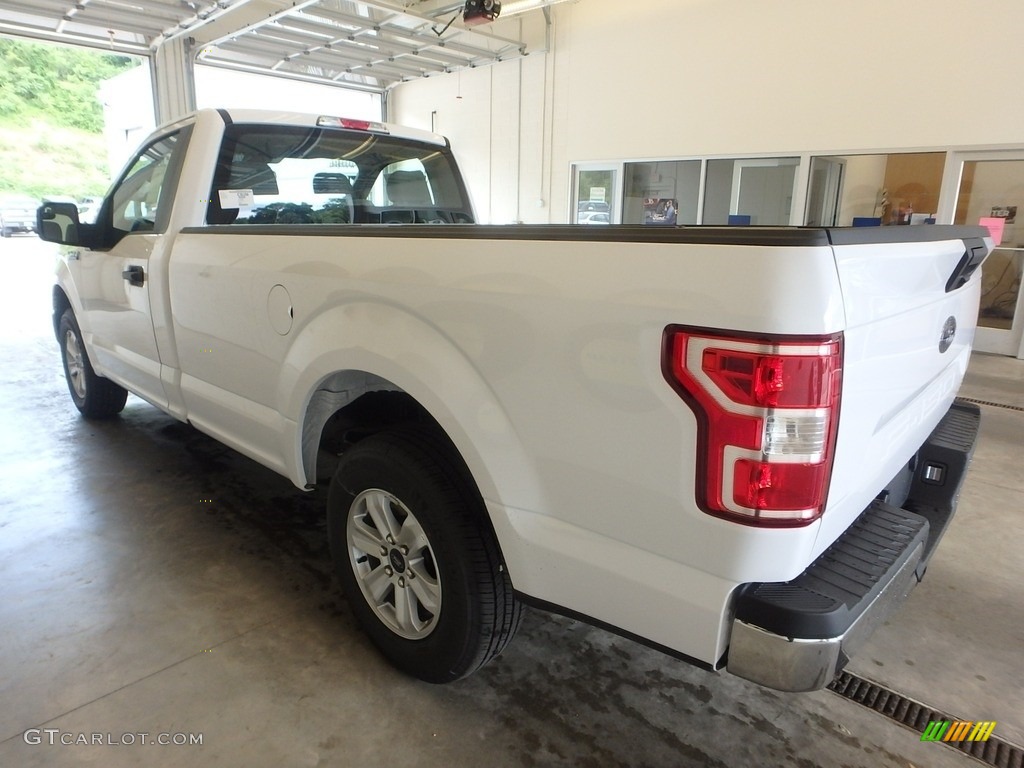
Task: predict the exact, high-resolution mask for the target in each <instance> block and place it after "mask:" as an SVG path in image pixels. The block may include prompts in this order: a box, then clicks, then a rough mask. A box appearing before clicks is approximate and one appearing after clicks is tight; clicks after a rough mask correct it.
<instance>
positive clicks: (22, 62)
mask: <svg viewBox="0 0 1024 768" xmlns="http://www.w3.org/2000/svg"><path fill="white" fill-rule="evenodd" d="M137 65H138V63H137V62H136V61H134V60H133V59H130V58H127V57H124V56H113V55H109V54H104V53H98V52H95V51H91V50H86V49H78V48H66V47H61V46H56V45H43V44H39V43H29V42H23V41H20V40H8V39H0V194H7V193H17V194H24V195H29V196H32V197H39V196H41V195H44V194H63V195H71V196H73V197H79V198H80V197H84V196H88V195H99V194H101V193H102V192H103V191H104V190H105V189H106V188H107V186H108V185H109V183H110V172H109V169H108V168H107V147H106V142H105V141H104V139H103V133H102V132H103V108H102V106H101V104H100V102H99V99H98V98H97V92H98V89H99V84H100V82H101V81H102V80H104V79H106V78H108V77H112V76H114V75H116V74H119V73H120V72H123V71H125V70H126V69H129V68H131V67H134V66H137Z"/></svg>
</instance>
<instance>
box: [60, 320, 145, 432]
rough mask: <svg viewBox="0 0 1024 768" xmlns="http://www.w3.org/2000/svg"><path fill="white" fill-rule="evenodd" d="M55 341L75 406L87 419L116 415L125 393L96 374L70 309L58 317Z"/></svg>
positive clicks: (116, 385) (126, 391)
mask: <svg viewBox="0 0 1024 768" xmlns="http://www.w3.org/2000/svg"><path fill="white" fill-rule="evenodd" d="M57 340H58V342H59V343H60V357H61V360H62V361H63V362H64V379H65V380H66V381H67V383H68V392H70V393H71V399H72V400H73V401H74V403H75V407H76V408H78V410H79V411H81V413H82V415H83V416H85V417H86V418H89V419H109V418H110V417H111V416H116V415H117V414H119V413H120V412H121V411H122V410H123V409H124V404H125V401H126V400H127V399H128V390H126V389H125V388H124V387H122V386H120V385H118V384H115V383H114V382H112V381H111V380H110V379H106V378H104V377H102V376H97V375H96V372H95V371H94V370H93V369H92V363H91V362H89V355H88V354H87V353H86V351H85V344H83V343H82V331H81V330H80V329H79V328H78V321H77V320H75V313H74V312H72V311H71V309H70V308H69V309H66V310H64V314H63V315H61V316H60V325H59V326H58V332H57Z"/></svg>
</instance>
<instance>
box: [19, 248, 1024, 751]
mask: <svg viewBox="0 0 1024 768" xmlns="http://www.w3.org/2000/svg"><path fill="white" fill-rule="evenodd" d="M51 265H52V249H50V248H49V247H48V246H46V245H44V244H42V243H39V242H38V241H36V240H34V239H30V238H15V239H13V240H4V241H2V242H0V267H2V270H3V271H2V272H0V275H2V277H0V766H19V768H31V767H32V766H64V765H92V764H96V765H103V766H109V767H111V768H116V767H117V766H139V765H145V766H161V767H162V766H196V765H202V766H215V765H216V766H219V765H224V766H234V765H238V766H241V765H245V766H255V767H257V768H258V767H260V766H268V767H271V766H272V767H273V768H283V767H290V766H326V765H340V766H347V765H360V766H367V767H368V768H375V767H376V766H384V765H387V766H396V767H399V766H441V765H443V766H450V767H452V768H454V767H457V766H470V765H488V766H548V765H564V766H595V767H597V766H600V767H601V768H608V767H609V766H620V765H621V766H633V765H636V766H673V767H678V766H746V765H758V766H851V767H853V766H864V767H865V768H867V767H868V766H870V767H871V768H878V767H879V766H894V767H895V766H901V767H903V768H906V766H910V765H913V766H939V767H940V768H944V767H947V766H948V767H954V766H969V765H971V764H975V763H974V761H973V760H972V758H969V757H966V756H964V755H963V754H961V753H959V752H957V751H954V750H953V749H951V748H949V747H946V746H943V745H940V744H927V743H921V742H920V740H919V735H918V734H916V733H914V732H913V731H911V730H909V729H907V728H905V727H903V726H900V725H897V724H895V723H893V722H891V721H888V720H886V719H885V718H883V717H882V716H880V715H878V714H875V713H874V712H871V711H869V710H867V709H864V708H862V707H860V706H858V705H857V704H854V703H852V702H849V701H846V700H845V699H842V698H840V697H838V696H837V695H835V694H833V693H830V692H827V691H821V692H818V693H813V694H782V693H777V692H773V691H768V690H765V689H762V688H759V687H757V686H755V685H752V684H748V683H746V682H744V681H742V680H738V679H734V678H731V677H729V676H727V675H714V674H710V673H706V672H702V671H700V670H697V669H694V668H692V667H689V666H687V665H686V664H684V663H682V662H678V661H676V660H673V659H670V658H668V657H665V656H663V655H661V654H659V653H657V652H654V651H651V650H648V649H646V648H643V647H640V646H638V645H635V644H633V643H631V642H629V641H626V640H623V639H621V638H618V637H616V636H613V635H610V634H608V633H606V632H603V631H600V630H597V629H593V628H590V627H587V626H585V625H582V624H579V623H576V622H573V621H570V620H567V619H563V618H556V617H551V616H548V615H546V614H542V613H538V612H530V613H529V614H528V615H527V618H526V619H525V621H524V625H523V628H522V631H521V632H520V634H519V636H518V637H517V639H516V641H515V642H514V643H513V644H512V645H511V646H510V648H509V649H508V650H507V651H506V652H505V653H504V654H503V655H502V656H501V657H500V658H499V659H498V660H497V661H496V662H495V663H493V664H492V665H490V666H489V667H487V668H485V669H484V670H483V671H481V672H480V673H479V674H477V675H476V676H474V677H472V678H470V679H468V680H465V681H462V682H460V683H457V684H454V685H451V686H447V687H434V686H430V685H427V684H423V683H419V682H417V681H414V680H410V679H408V678H405V677H403V676H401V675H400V674H398V673H397V672H395V671H393V670H392V669H391V668H390V667H389V666H387V665H386V664H385V663H384V662H383V661H382V660H381V659H380V658H379V657H378V656H377V654H376V653H375V652H374V650H373V649H372V648H371V647H370V646H369V644H368V642H367V641H366V639H365V638H364V636H363V635H362V634H361V633H360V631H359V630H358V629H357V628H356V626H355V624H354V622H353V619H352V617H351V615H350V612H349V609H348V607H347V605H346V603H345V600H344V598H343V597H341V595H340V594H339V591H338V589H337V587H336V585H335V584H334V582H333V580H332V577H331V576H330V563H329V558H328V553H327V548H326V544H325V535H324V521H323V504H324V498H323V495H322V494H320V495H317V494H314V495H303V494H301V493H299V492H297V491H296V490H295V489H294V488H293V487H292V486H291V485H290V484H289V483H288V482H287V481H286V480H284V479H282V478H280V477H278V476H276V475H274V474H272V473H271V472H269V471H268V470H265V469H263V468H261V467H259V466H257V465H256V464H254V463H252V462H250V461H249V460H247V459H245V458H242V457H241V456H239V455H237V454H235V453H233V452H232V451H230V450H228V449H226V448H223V447H221V446H220V445H219V444H217V443H215V442H214V441H212V440H210V439H208V438H206V437H204V436H203V435H201V434H199V433H197V432H195V431H193V430H192V429H190V428H189V427H187V426H184V425H181V424H179V423H177V422H175V421H174V420H172V419H170V418H169V417H166V416H164V415H162V414H161V413H159V412H158V411H156V410H155V409H153V408H151V407H149V406H148V405H146V404H144V403H142V402H141V401H139V400H136V399H134V398H132V399H130V400H129V404H128V407H127V409H126V410H125V412H124V414H123V415H122V417H121V418H120V419H118V420H115V421H112V422H109V423H102V424H96V423H88V422H86V421H84V420H82V419H80V418H79V417H78V415H77V412H76V411H75V410H74V408H73V406H72V404H71V402H70V399H69V397H68V394H67V391H66V388H65V384H64V381H63V377H62V373H61V367H60V362H59V356H58V352H57V346H56V343H55V342H54V339H53V337H52V334H51V332H50V329H49V325H48V323H49V298H48V296H49V273H50V269H51ZM964 393H965V394H966V395H968V396H972V397H977V398H979V399H984V400H992V401H996V402H999V403H1004V404H1008V405H1017V406H1024V363H1022V362H1018V361H1015V360H1009V359H1004V358H996V357H988V356H983V355H976V356H975V359H974V360H973V362H972V369H971V372H970V374H969V381H968V382H967V384H966V386H965V390H964ZM983 416H984V422H983V431H982V438H981V442H980V444H979V447H978V451H977V454H976V457H975V463H974V466H973V469H972V472H971V475H970V477H969V479H968V481H967V485H966V488H965V491H964V495H963V501H962V505H961V510H960V513H959V515H958V516H957V518H956V520H955V521H954V523H953V525H952V528H951V530H950V531H949V533H948V534H947V536H946V538H945V540H944V541H943V544H942V546H941V547H940V549H939V552H938V554H937V556H936V557H935V559H934V561H933V563H932V565H931V567H930V569H929V573H928V577H927V578H926V580H925V581H924V583H923V584H922V585H921V586H920V587H919V588H918V589H917V590H916V591H915V592H914V594H913V595H912V597H911V598H910V600H909V601H908V603H907V604H906V605H905V606H904V607H903V610H902V611H901V612H899V613H898V614H897V615H896V616H895V617H894V618H893V619H892V621H891V622H890V623H889V624H888V625H887V626H884V627H882V628H881V630H880V631H879V632H878V633H877V634H876V636H875V637H874V638H873V640H872V641H871V642H870V644H869V645H868V646H867V647H865V648H864V649H863V651H862V652H861V654H860V656H859V657H858V658H857V659H856V660H855V662H854V663H853V665H852V670H853V671H855V672H856V673H858V674H860V675H863V676H865V677H868V678H870V679H872V680H875V681H877V682H879V683H881V684H883V685H886V686H888V687H890V688H894V689H896V690H898V691H900V692H902V693H905V694H907V695H909V696H911V697H913V698H915V699H917V700H919V701H921V702H923V703H925V704H927V705H928V706H930V707H933V708H936V709H939V710H944V711H947V712H948V713H950V714H952V715H955V716H959V717H961V718H964V719H972V720H997V721H998V726H997V727H996V730H995V734H996V735H997V736H1001V737H1003V738H1004V739H1007V740H1009V741H1011V742H1014V743H1017V744H1021V743H1024V694H1022V693H1021V689H1022V683H1024V679H1022V677H1024V676H1022V670H1024V664H1022V661H1024V622H1022V621H1021V617H1022V615H1024V597H1022V591H1021V587H1020V584H1021V583H1022V580H1024V560H1022V558H1021V556H1020V551H1021V546H1022V544H1024V519H1022V516H1021V510H1022V509H1024V473H1022V471H1021V467H1020V460H1021V458H1022V456H1021V454H1022V451H1021V445H1022V437H1021V436H1022V435H1024V412H1021V411H1014V410H1007V409H1003V408H997V407H991V406H985V407H984V408H983ZM32 728H36V729H58V730H59V733H57V734H56V735H55V737H54V738H55V739H56V740H57V741H58V743H55V744H53V745H50V744H48V743H47V739H48V738H49V737H48V735H47V734H46V733H43V734H42V735H41V739H42V741H43V743H41V744H28V743H26V739H25V732H26V730H27V729H32ZM94 733H98V734H104V738H107V737H106V736H105V734H111V735H112V738H113V739H115V740H120V739H121V738H122V735H123V734H140V733H148V734H149V736H148V737H147V739H156V737H157V734H160V733H168V734H177V733H183V734H201V735H202V745H201V746H197V745H167V746H159V745H149V744H147V745H141V744H140V743H139V742H140V741H141V740H142V737H141V736H135V737H134V739H135V741H136V743H135V744H133V745H123V744H121V745H98V744H97V745H82V744H78V745H68V746H64V745H61V744H59V739H60V738H61V736H62V735H63V736H64V738H65V740H71V739H78V738H79V734H85V735H86V739H89V738H91V736H90V734H94Z"/></svg>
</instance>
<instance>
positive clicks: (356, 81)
mask: <svg viewBox="0 0 1024 768" xmlns="http://www.w3.org/2000/svg"><path fill="white" fill-rule="evenodd" d="M462 5H463V3H461V2H452V0H419V1H418V2H416V1H413V2H401V1H400V0H77V2H75V1H74V0H0V34H6V35H12V36H17V37H29V38H34V39H39V40H50V41H55V42H63V43H72V44H78V45H88V46H91V47H95V48H102V49H106V50H110V51H113V52H117V53H128V54H137V55H149V54H150V53H151V52H152V51H154V50H155V49H156V48H157V47H159V46H160V45H161V44H162V43H164V42H166V41H168V40H172V39H176V38H180V37H187V38H190V40H191V41H194V42H193V43H192V44H193V45H194V49H193V51H192V52H193V53H194V54H195V56H196V60H197V61H198V62H200V63H203V64H208V65H212V66H219V67H226V68H229V69H237V70H243V71H247V72H256V73H262V74H273V75H278V76H285V77H292V78H298V79H302V80H308V81H313V82H322V83H328V84H332V85H339V86H346V87H352V88H359V89H363V90H385V89H387V88H388V87H390V86H392V85H394V84H396V83H399V82H402V81H405V80H412V79H416V78H420V77H429V76H430V75H434V74H438V73H442V72H451V71H455V70H458V69H463V68H466V67H478V66H484V65H487V64H492V63H494V62H497V61H503V60H506V59H510V58H516V57H519V56H524V55H526V54H528V53H530V52H532V51H530V50H528V46H527V45H526V44H525V43H524V42H522V41H520V40H517V39H514V38H507V37H501V36H498V35H495V34H492V33H491V28H490V25H486V24H485V25H482V26H478V27H466V26H464V25H463V22H462V15H461V8H462ZM449 22H451V23H450V24H449Z"/></svg>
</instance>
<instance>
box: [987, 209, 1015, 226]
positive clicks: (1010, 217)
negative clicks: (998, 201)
mask: <svg viewBox="0 0 1024 768" xmlns="http://www.w3.org/2000/svg"><path fill="white" fill-rule="evenodd" d="M992 218H993V219H1004V220H1005V221H1006V223H1007V224H1014V223H1016V221H1017V206H1016V205H993V206H992Z"/></svg>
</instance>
